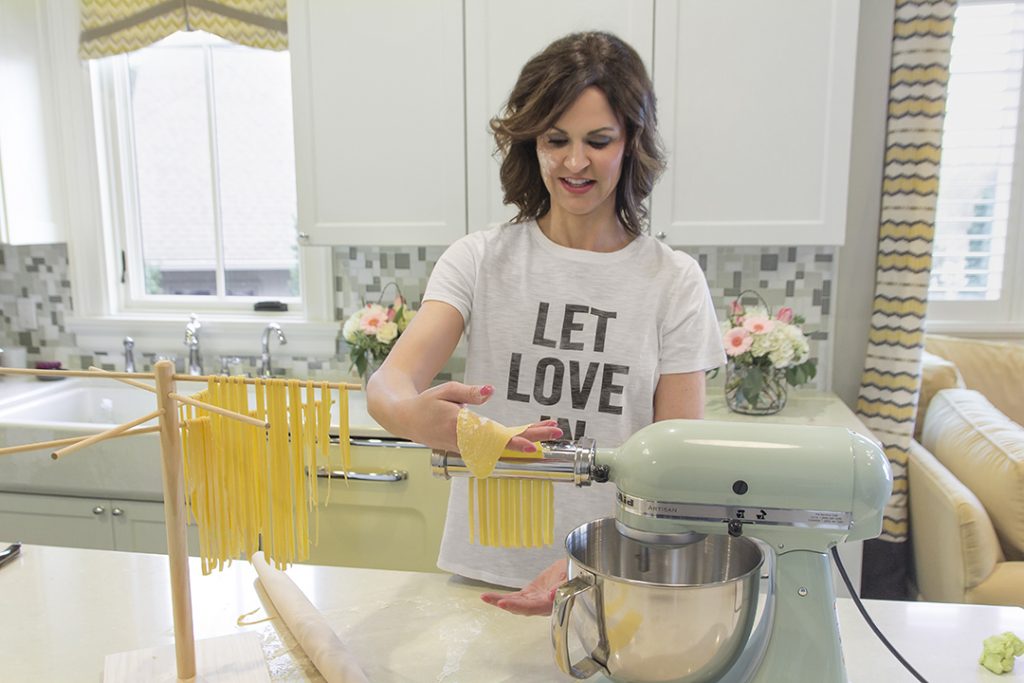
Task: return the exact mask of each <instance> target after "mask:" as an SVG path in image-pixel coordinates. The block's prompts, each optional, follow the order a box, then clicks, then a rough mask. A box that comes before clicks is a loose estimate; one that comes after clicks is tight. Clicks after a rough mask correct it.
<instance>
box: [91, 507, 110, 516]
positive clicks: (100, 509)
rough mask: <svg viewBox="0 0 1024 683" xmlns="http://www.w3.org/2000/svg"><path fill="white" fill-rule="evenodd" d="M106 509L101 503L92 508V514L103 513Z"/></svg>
mask: <svg viewBox="0 0 1024 683" xmlns="http://www.w3.org/2000/svg"><path fill="white" fill-rule="evenodd" d="M106 511H107V510H106V508H104V507H103V506H101V505H97V506H96V507H94V508H93V509H92V514H94V515H102V514H103V513H104V512H106Z"/></svg>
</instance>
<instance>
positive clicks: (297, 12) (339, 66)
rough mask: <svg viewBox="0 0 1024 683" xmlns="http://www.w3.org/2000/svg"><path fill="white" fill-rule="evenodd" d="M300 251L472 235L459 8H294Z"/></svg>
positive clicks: (380, 1) (400, 0)
mask: <svg viewBox="0 0 1024 683" xmlns="http://www.w3.org/2000/svg"><path fill="white" fill-rule="evenodd" d="M288 25H289V51H290V52H291V58H292V88H293V92H294V98H295V109H294V113H295V159H296V180H297V183H298V231H299V239H300V243H302V244H332V245H359V244H362V245H413V244H415V245H429V244H449V243H451V242H452V241H454V240H455V239H456V238H458V237H459V236H461V235H464V234H465V232H466V173H465V138H464V130H465V123H464V116H463V111H464V109H463V75H462V64H463V61H462V2H461V0H343V1H341V0H339V1H337V2H335V1H333V0H332V1H331V2H322V1H320V0H292V1H291V2H289V5H288Z"/></svg>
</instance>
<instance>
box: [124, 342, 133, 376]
mask: <svg viewBox="0 0 1024 683" xmlns="http://www.w3.org/2000/svg"><path fill="white" fill-rule="evenodd" d="M134 348H135V340H134V339H132V338H131V337H125V338H124V371H125V372H135V356H134V355H133V354H132V349H134Z"/></svg>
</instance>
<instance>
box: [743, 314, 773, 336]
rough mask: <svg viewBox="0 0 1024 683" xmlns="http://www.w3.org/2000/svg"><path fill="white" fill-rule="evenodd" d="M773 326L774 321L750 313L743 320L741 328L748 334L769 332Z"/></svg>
mask: <svg viewBox="0 0 1024 683" xmlns="http://www.w3.org/2000/svg"><path fill="white" fill-rule="evenodd" d="M774 327H775V321H774V320H771V319H769V318H766V317H765V316H763V315H751V316H748V317H747V318H746V319H745V320H744V321H743V329H745V330H746V331H747V332H749V333H750V334H764V333H766V332H771V331H772V328H774Z"/></svg>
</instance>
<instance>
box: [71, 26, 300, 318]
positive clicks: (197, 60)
mask: <svg viewBox="0 0 1024 683" xmlns="http://www.w3.org/2000/svg"><path fill="white" fill-rule="evenodd" d="M91 77H92V81H93V102H94V106H95V108H96V114H97V115H96V121H97V127H98V128H101V129H102V130H98V131H97V133H98V140H99V141H100V145H99V146H100V159H101V166H105V169H104V171H105V172H104V173H101V176H102V177H104V178H107V179H108V182H109V188H108V196H109V197H110V201H109V203H108V207H107V208H108V210H107V214H108V216H107V223H108V224H109V225H110V226H111V230H110V232H111V235H110V238H111V239H112V240H113V242H114V245H115V249H116V251H117V252H119V253H120V256H121V258H120V261H121V263H120V264H119V265H120V268H121V273H120V274H119V277H118V280H119V281H120V283H121V284H120V286H119V289H120V292H119V299H120V304H121V308H122V310H128V311H132V310H134V311H138V310H150V311H162V310H163V311H165V310H175V309H183V308H188V309H199V310H204V309H205V310H216V311H232V310H235V311H243V310H249V311H251V310H252V305H253V302H254V301H257V300H263V299H276V300H280V301H285V302H288V303H289V304H290V305H291V306H293V307H294V306H301V298H300V296H299V295H300V289H301V288H300V273H299V256H298V247H297V245H296V230H295V225H296V193H295V160H294V145H293V138H292V120H291V83H290V67H289V58H288V54H287V53H281V52H271V51H267V50H256V49H252V48H248V47H243V46H240V45H236V44H234V43H231V42H228V41H226V40H223V39H221V38H218V37H216V36H213V35H210V34H207V33H203V32H199V31H197V32H189V33H183V32H182V33H176V34H174V35H172V36H170V37H168V38H166V39H164V40H162V41H160V42H159V43H156V44H154V45H152V46H150V47H147V48H144V49H142V50H138V51H136V52H133V53H130V54H128V55H119V56H115V57H110V58H107V59H103V60H97V61H95V62H93V63H92V67H91Z"/></svg>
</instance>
